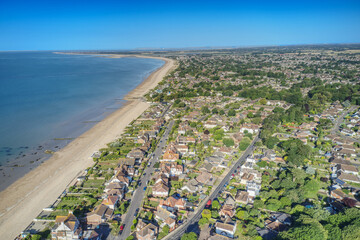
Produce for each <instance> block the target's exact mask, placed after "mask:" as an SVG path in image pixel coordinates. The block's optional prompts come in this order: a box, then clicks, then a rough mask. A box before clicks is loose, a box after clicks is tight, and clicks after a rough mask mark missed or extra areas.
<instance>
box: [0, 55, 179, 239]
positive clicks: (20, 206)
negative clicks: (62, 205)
mask: <svg viewBox="0 0 360 240" xmlns="http://www.w3.org/2000/svg"><path fill="white" fill-rule="evenodd" d="M112 57H123V56H121V55H114V56H112ZM138 57H142V56H138ZM154 58H156V57H154ZM159 59H162V60H164V61H165V64H164V65H163V66H162V67H161V68H159V69H158V70H156V71H155V72H153V73H152V74H151V75H150V76H149V77H148V78H147V79H146V80H145V81H144V82H142V83H141V84H140V85H139V86H138V87H137V88H136V89H134V90H133V91H131V92H130V93H129V94H128V95H127V96H126V97H125V100H128V101H127V102H126V104H125V105H124V106H123V107H122V108H120V109H119V110H116V111H115V112H113V113H112V114H110V115H109V116H108V117H106V118H105V119H104V120H102V121H101V122H99V123H98V124H96V125H95V126H94V127H92V128H91V129H90V130H89V131H87V132H85V133H84V134H82V135H81V136H80V137H78V138H76V139H75V140H74V141H72V142H71V143H69V144H68V145H67V146H66V147H65V148H63V149H61V150H60V151H58V152H56V153H55V154H54V155H53V156H52V157H51V158H50V159H48V160H47V161H45V162H44V163H43V164H41V165H40V166H39V167H37V168H36V169H34V170H33V171H31V172H29V173H28V174H26V175H25V176H23V177H22V178H20V179H19V180H17V181H16V182H15V183H13V184H12V185H10V186H9V187H8V188H6V189H5V190H4V191H2V192H1V193H0V199H1V201H0V236H1V239H4V240H7V239H14V238H15V237H16V236H18V235H19V234H20V233H21V231H23V230H24V229H25V228H26V227H27V226H28V224H29V223H30V222H31V221H32V220H33V219H34V218H35V217H36V216H37V215H38V214H39V213H40V212H41V211H42V209H43V208H46V207H49V206H51V205H52V204H53V203H54V201H55V200H56V199H57V198H58V196H59V195H60V194H61V193H62V192H63V191H64V189H65V188H66V186H67V185H68V184H69V183H70V182H71V181H73V180H74V179H75V178H76V176H77V175H78V174H79V173H81V172H82V171H83V170H85V169H86V168H88V167H90V166H92V165H93V164H94V162H93V160H92V159H91V158H90V156H91V155H92V154H93V153H94V152H95V151H97V150H99V149H101V148H104V147H106V144H107V143H109V142H111V141H113V140H115V139H116V138H118V137H119V136H120V135H121V134H122V133H123V130H124V129H125V127H126V126H127V125H128V124H130V123H131V121H133V120H134V119H136V118H137V117H139V116H140V115H141V114H142V113H143V112H144V111H145V110H146V109H147V108H148V107H149V106H150V104H149V103H147V102H145V101H143V99H142V97H143V95H144V94H146V93H147V92H148V91H149V90H150V89H152V88H154V87H156V86H157V84H158V83H159V82H160V81H161V80H162V79H163V78H164V76H165V75H166V74H167V73H168V72H169V71H171V70H172V69H173V68H174V67H175V60H172V59H165V58H159Z"/></svg>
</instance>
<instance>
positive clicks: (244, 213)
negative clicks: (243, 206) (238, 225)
mask: <svg viewBox="0 0 360 240" xmlns="http://www.w3.org/2000/svg"><path fill="white" fill-rule="evenodd" d="M236 217H237V218H238V219H241V220H246V219H247V218H248V217H249V213H248V212H247V211H245V210H238V211H237V212H236Z"/></svg>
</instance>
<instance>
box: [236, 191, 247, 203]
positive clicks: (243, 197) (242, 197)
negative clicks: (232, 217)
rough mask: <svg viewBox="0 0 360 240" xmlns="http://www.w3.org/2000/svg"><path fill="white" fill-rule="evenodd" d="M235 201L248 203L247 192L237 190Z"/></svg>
mask: <svg viewBox="0 0 360 240" xmlns="http://www.w3.org/2000/svg"><path fill="white" fill-rule="evenodd" d="M235 201H236V202H238V203H242V204H248V203H249V193H248V192H246V191H241V190H238V192H237V194H236V196H235Z"/></svg>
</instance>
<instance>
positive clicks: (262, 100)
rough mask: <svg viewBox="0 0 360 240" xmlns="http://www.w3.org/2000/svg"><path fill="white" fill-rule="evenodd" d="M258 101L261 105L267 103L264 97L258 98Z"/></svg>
mask: <svg viewBox="0 0 360 240" xmlns="http://www.w3.org/2000/svg"><path fill="white" fill-rule="evenodd" d="M259 103H260V104H261V105H266V104H267V100H266V99H265V98H262V99H260V101H259Z"/></svg>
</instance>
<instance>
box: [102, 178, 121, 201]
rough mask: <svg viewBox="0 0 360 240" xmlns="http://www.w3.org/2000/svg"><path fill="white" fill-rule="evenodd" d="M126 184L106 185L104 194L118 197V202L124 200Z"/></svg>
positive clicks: (112, 183)
mask: <svg viewBox="0 0 360 240" xmlns="http://www.w3.org/2000/svg"><path fill="white" fill-rule="evenodd" d="M125 189H126V184H125V183H122V182H111V183H109V184H107V185H106V187H105V189H104V192H105V194H107V195H112V196H114V195H117V196H119V200H121V199H123V198H124V195H125Z"/></svg>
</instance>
